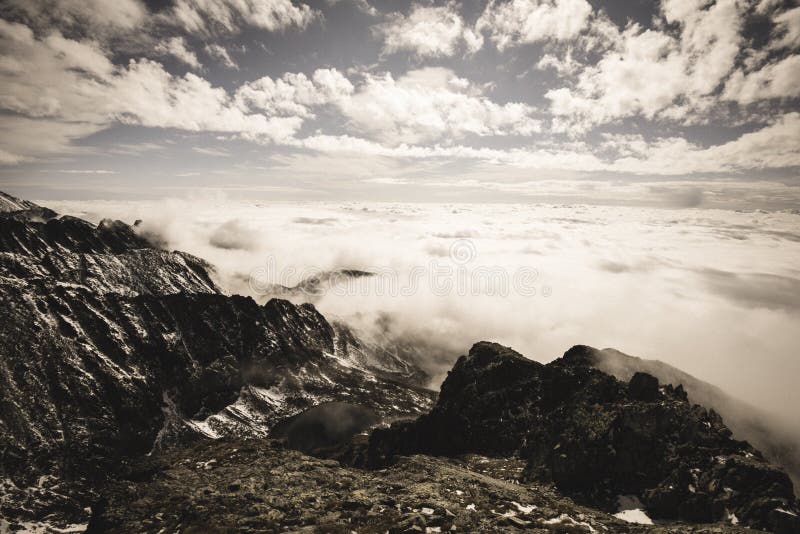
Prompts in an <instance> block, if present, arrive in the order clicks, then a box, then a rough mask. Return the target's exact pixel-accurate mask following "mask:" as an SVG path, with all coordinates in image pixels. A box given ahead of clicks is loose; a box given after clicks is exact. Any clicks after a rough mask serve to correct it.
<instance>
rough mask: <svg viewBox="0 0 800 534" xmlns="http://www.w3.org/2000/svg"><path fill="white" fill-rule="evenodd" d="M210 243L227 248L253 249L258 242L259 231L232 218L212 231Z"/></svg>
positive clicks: (209, 238) (213, 245)
mask: <svg viewBox="0 0 800 534" xmlns="http://www.w3.org/2000/svg"><path fill="white" fill-rule="evenodd" d="M208 243H209V244H210V245H211V246H212V247H216V248H221V249H225V250H253V249H255V248H256V246H257V243H258V233H257V232H255V231H254V230H253V229H252V228H248V227H247V226H245V225H244V224H242V222H241V221H239V220H238V219H231V220H230V221H226V222H224V223H222V224H221V225H219V226H218V227H216V228H215V229H214V230H213V231H212V232H211V235H209V237H208Z"/></svg>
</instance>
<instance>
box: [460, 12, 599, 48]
mask: <svg viewBox="0 0 800 534" xmlns="http://www.w3.org/2000/svg"><path fill="white" fill-rule="evenodd" d="M591 13H592V6H591V5H589V3H588V2H586V1H585V0H511V1H510V2H497V1H496V0H492V1H490V2H489V4H488V5H487V6H486V9H485V10H484V12H483V14H482V15H481V16H480V18H479V19H478V21H477V23H476V25H475V27H476V29H477V31H479V32H488V33H489V38H490V39H491V40H492V42H494V43H495V45H496V46H497V48H498V49H499V50H504V49H506V48H509V47H511V46H516V45H521V44H528V43H535V42H538V41H547V40H561V41H566V40H570V39H574V38H575V37H577V36H578V34H579V33H580V32H581V31H583V30H584V29H585V28H587V26H588V22H589V15H590V14H591Z"/></svg>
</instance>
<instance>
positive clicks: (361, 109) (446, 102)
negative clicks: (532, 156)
mask: <svg viewBox="0 0 800 534" xmlns="http://www.w3.org/2000/svg"><path fill="white" fill-rule="evenodd" d="M338 105H339V107H340V109H341V111H342V113H343V114H344V115H345V116H346V117H347V118H348V120H349V121H350V124H352V125H353V126H354V127H355V128H356V129H357V130H358V131H362V132H368V133H369V134H371V135H373V136H375V138H377V139H380V140H381V141H384V142H387V143H389V144H391V145H397V144H401V143H424V142H430V141H437V140H445V141H450V140H455V139H459V138H463V137H465V136H467V135H477V136H507V135H520V136H530V135H532V134H534V133H536V132H537V131H539V129H540V123H539V121H538V120H537V119H536V118H534V114H535V112H534V109H533V108H532V107H530V106H528V105H526V104H522V103H516V102H510V103H506V104H498V103H495V102H493V101H491V100H489V99H488V98H487V97H485V96H483V95H482V94H481V89H480V88H479V87H476V86H474V85H472V84H471V83H470V82H469V81H467V80H464V79H463V78H459V77H458V76H456V75H455V73H454V72H453V71H451V70H449V69H445V68H439V67H426V68H424V69H419V70H413V71H409V72H407V73H406V74H404V75H403V76H401V77H399V78H398V79H395V78H394V77H393V76H392V75H391V74H389V73H386V74H383V75H378V76H375V75H369V74H368V75H366V77H365V80H364V83H363V84H362V85H360V86H359V87H358V88H357V90H356V91H355V93H354V94H353V95H352V96H350V97H349V98H347V99H344V100H342V101H340V102H339V103H338Z"/></svg>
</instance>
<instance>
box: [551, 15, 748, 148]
mask: <svg viewBox="0 0 800 534" xmlns="http://www.w3.org/2000/svg"><path fill="white" fill-rule="evenodd" d="M662 16H663V17H664V21H665V22H666V23H669V24H672V25H675V26H677V27H678V28H679V32H678V34H677V35H674V34H672V33H671V32H670V31H668V30H666V29H663V30H661V29H645V28H643V27H641V26H640V25H638V24H631V25H629V26H628V27H627V28H625V29H624V30H622V31H621V32H620V33H619V34H618V35H617V36H616V38H615V39H614V40H613V41H612V43H613V44H612V46H611V47H610V48H609V49H608V50H607V51H606V52H604V54H603V56H602V57H601V59H600V60H599V61H597V62H596V63H593V64H591V65H586V66H585V67H584V68H582V69H581V70H580V73H579V74H578V77H577V81H576V82H575V83H574V84H573V85H572V86H565V87H560V88H556V89H551V90H549V91H548V92H546V93H545V97H546V98H547V99H548V100H549V101H550V110H551V112H552V113H553V115H554V116H555V118H554V122H553V126H554V128H555V129H556V130H561V131H565V132H568V133H571V134H573V135H579V134H581V133H583V132H585V131H587V130H589V129H591V128H592V127H594V126H596V125H598V124H605V123H609V122H613V121H616V120H619V119H621V118H625V117H633V116H642V117H645V118H647V119H651V120H652V119H659V118H660V119H665V120H677V121H687V122H692V121H695V120H699V118H700V116H701V115H702V113H703V112H704V111H706V110H707V109H709V108H711V107H713V105H714V103H715V98H714V97H713V94H714V93H715V91H716V90H717V88H718V87H719V86H720V84H721V83H722V82H723V81H724V80H725V79H726V77H727V76H728V74H729V73H730V72H731V71H732V69H733V67H734V65H735V61H736V58H737V55H738V54H739V50H740V44H741V41H742V38H741V35H740V30H741V26H742V21H743V18H742V17H743V11H742V7H741V6H740V4H739V3H737V2H735V1H734V0H720V1H718V2H716V3H714V4H713V5H711V6H710V7H705V6H703V5H701V4H699V3H697V2H687V1H683V0H666V1H665V2H663V3H662ZM550 63H552V61H548V62H546V63H545V66H547V65H548V64H550ZM574 71H575V69H574V68H573V69H572V70H571V71H570V72H574Z"/></svg>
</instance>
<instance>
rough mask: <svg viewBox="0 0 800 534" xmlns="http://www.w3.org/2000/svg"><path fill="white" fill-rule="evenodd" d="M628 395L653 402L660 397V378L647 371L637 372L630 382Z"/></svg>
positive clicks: (635, 398)
mask: <svg viewBox="0 0 800 534" xmlns="http://www.w3.org/2000/svg"><path fill="white" fill-rule="evenodd" d="M628 396H630V398H632V399H634V400H640V401H645V402H653V401H654V400H656V399H657V398H658V378H656V377H654V376H653V375H648V374H647V373H638V372H637V373H635V374H634V375H633V376H632V377H631V381H630V382H628Z"/></svg>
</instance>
